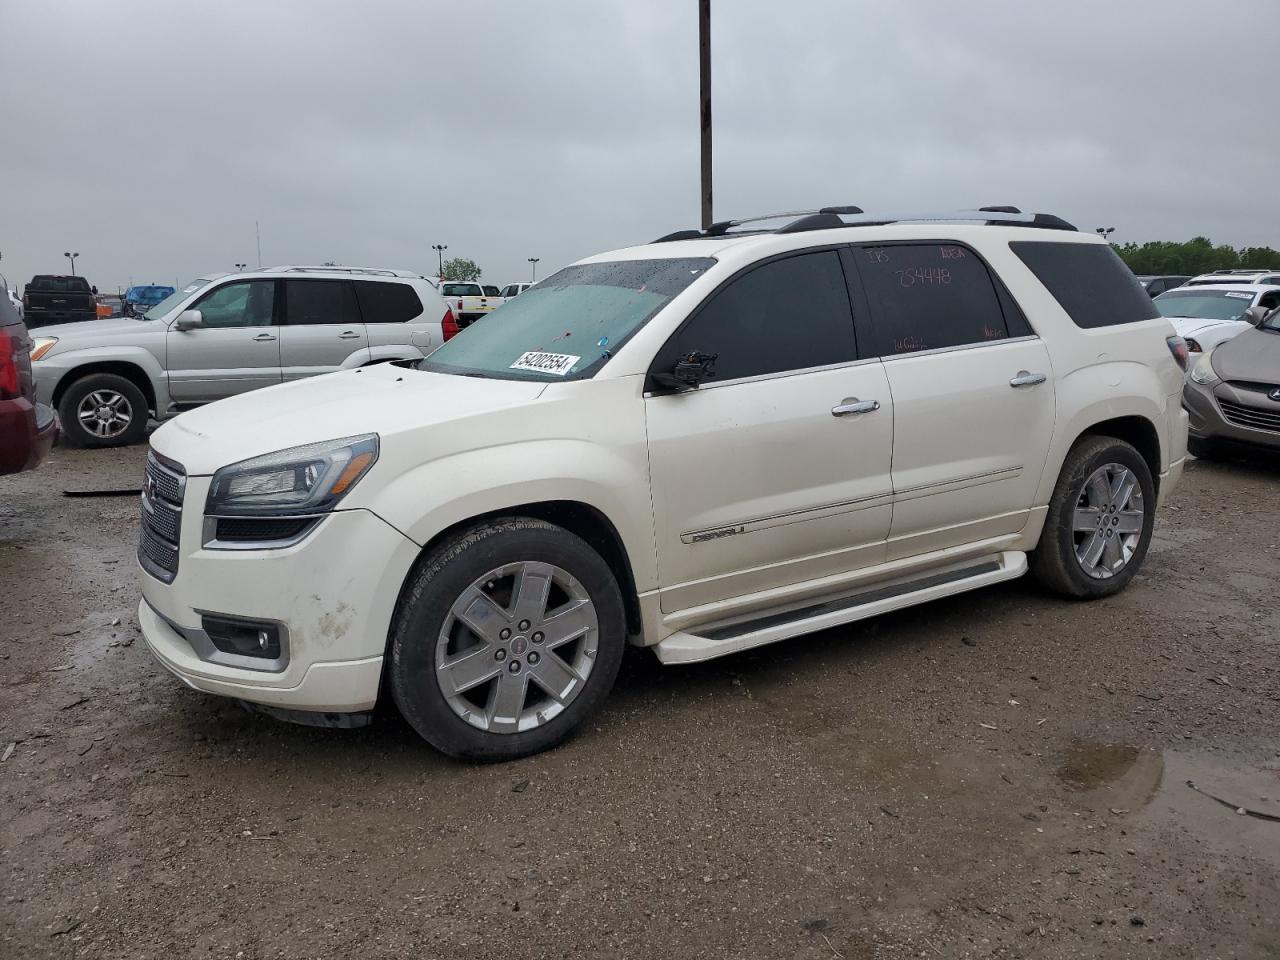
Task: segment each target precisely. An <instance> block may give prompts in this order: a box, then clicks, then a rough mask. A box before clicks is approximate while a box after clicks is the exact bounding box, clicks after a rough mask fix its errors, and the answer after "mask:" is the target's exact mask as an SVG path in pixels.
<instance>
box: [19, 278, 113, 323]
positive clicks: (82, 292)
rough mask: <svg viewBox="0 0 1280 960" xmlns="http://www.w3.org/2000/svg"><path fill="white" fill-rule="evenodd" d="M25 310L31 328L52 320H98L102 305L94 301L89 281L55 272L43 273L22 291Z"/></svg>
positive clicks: (66, 321) (62, 321) (58, 321)
mask: <svg viewBox="0 0 1280 960" xmlns="http://www.w3.org/2000/svg"><path fill="white" fill-rule="evenodd" d="M22 310H23V314H24V319H25V320H26V323H27V329H29V330H34V329H36V328H37V327H44V326H48V325H49V324H51V323H72V322H74V321H77V320H96V319H97V317H98V305H97V303H95V302H94V299H93V291H92V289H91V288H90V287H89V281H88V280H86V279H85V278H84V277H60V276H55V275H53V274H39V275H37V276H35V277H32V278H31V282H30V283H28V284H27V286H26V289H25V290H23V291H22Z"/></svg>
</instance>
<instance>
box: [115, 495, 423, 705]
mask: <svg viewBox="0 0 1280 960" xmlns="http://www.w3.org/2000/svg"><path fill="white" fill-rule="evenodd" d="M208 484H209V478H208V477H190V478H188V482H187V490H186V497H185V501H186V509H185V510H184V512H183V517H182V521H181V546H180V549H179V562H178V569H177V573H176V575H175V576H174V579H173V582H172V583H168V584H166V583H162V582H161V581H160V580H158V579H156V577H154V576H152V575H151V574H149V573H147V572H146V571H145V570H140V577H141V582H142V600H141V602H140V603H139V605H138V622H139V624H140V625H141V627H142V635H143V638H144V639H145V640H146V643H147V646H148V647H149V648H150V650H151V652H152V654H154V655H155V657H156V659H157V660H159V661H160V663H161V665H163V666H164V667H165V668H166V669H168V670H169V671H170V672H172V673H173V674H175V675H176V676H178V677H179V678H180V679H181V680H182V681H183V682H184V683H186V684H187V685H188V686H190V687H192V688H194V689H196V690H203V691H204V692H206V693H213V694H217V695H220V696H226V697H233V698H235V699H237V700H245V701H249V702H250V703H257V704H263V705H265V706H270V707H277V708H283V709H288V710H299V711H307V712H325V713H347V712H360V711H365V710H369V709H371V708H372V707H373V705H374V703H375V702H376V701H377V698H378V686H379V682H380V678H381V675H382V660H383V655H384V653H385V651H386V644H387V635H388V631H389V630H390V627H391V618H392V615H393V614H394V611H395V605H396V600H397V598H398V597H399V593H400V587H401V585H402V584H403V583H404V579H405V577H406V576H407V575H408V573H409V569H410V568H411V567H412V565H413V562H414V560H416V559H417V556H418V546H417V544H415V543H414V542H413V541H411V540H409V539H408V538H407V537H405V536H404V535H403V534H401V533H400V532H399V531H398V530H396V529H395V528H394V527H392V526H391V525H390V524H388V523H386V521H384V520H382V519H381V518H380V517H378V516H376V515H375V514H373V513H370V512H369V511H367V510H349V511H339V512H336V513H334V514H332V515H331V516H329V517H326V518H325V519H324V520H323V521H322V522H321V523H320V524H319V526H317V527H316V528H315V530H313V531H312V532H311V533H310V534H309V535H308V536H307V537H306V538H304V539H303V540H302V541H301V542H300V543H297V544H295V545H294V546H292V547H287V548H284V549H279V550H208V549H205V548H203V547H201V546H200V543H201V539H200V537H201V530H200V527H201V523H202V519H203V518H202V510H201V509H200V507H201V506H202V505H203V503H204V498H205V494H206V493H207V491H208ZM205 615H222V616H225V617H234V618H243V619H249V620H259V621H270V622H273V623H277V624H279V625H280V626H281V627H282V628H283V634H284V636H285V637H286V638H287V640H286V643H287V648H286V649H285V650H284V652H283V655H282V656H281V657H279V658H277V659H275V660H263V661H262V662H261V663H260V664H256V663H253V660H252V658H247V657H229V656H226V655H225V654H223V655H220V654H218V653H217V652H214V651H212V650H211V649H210V647H209V644H208V643H207V642H202V639H203V638H204V637H205V634H204V631H203V618H204V616H205Z"/></svg>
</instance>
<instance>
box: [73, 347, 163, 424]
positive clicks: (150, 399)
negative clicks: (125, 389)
mask: <svg viewBox="0 0 1280 960" xmlns="http://www.w3.org/2000/svg"><path fill="white" fill-rule="evenodd" d="M97 373H110V374H115V375H116V376H118V377H123V378H124V379H126V380H128V381H129V382H130V383H132V384H133V385H134V386H135V387H137V388H138V389H139V390H141V391H142V395H143V396H144V397H145V398H146V400H147V406H148V408H149V409H150V411H151V412H152V413H158V410H157V409H156V391H155V384H153V383H152V382H151V378H150V377H149V376H147V372H146V371H145V370H144V369H142V367H140V366H139V365H138V364H136V363H132V362H130V361H128V360H92V361H89V362H87V363H84V364H81V365H80V366H78V367H75V368H74V369H72V370H69V371H67V373H65V374H64V375H63V376H62V378H61V379H60V380H59V381H58V384H57V386H55V387H54V388H53V406H54V407H55V409H56V408H57V406H58V405H59V404H60V403H61V402H62V398H63V397H64V396H65V395H66V392H67V391H68V390H70V389H71V387H72V386H73V385H74V384H75V383H76V382H77V381H79V380H83V379H84V378H85V377H88V376H92V375H94V374H97Z"/></svg>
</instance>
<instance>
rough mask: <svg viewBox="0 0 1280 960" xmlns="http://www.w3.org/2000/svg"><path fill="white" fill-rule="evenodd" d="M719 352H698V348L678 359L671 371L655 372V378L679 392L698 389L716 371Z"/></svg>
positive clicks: (655, 380)
mask: <svg viewBox="0 0 1280 960" xmlns="http://www.w3.org/2000/svg"><path fill="white" fill-rule="evenodd" d="M719 356H720V355H719V354H718V353H698V352H697V351H696V350H695V351H694V352H693V353H690V354H689V355H688V356H685V357H682V358H681V359H679V360H677V361H676V365H675V366H674V367H673V368H672V369H671V372H670V373H655V374H653V380H654V382H655V383H657V384H660V385H661V386H664V387H669V388H671V389H672V390H675V391H677V392H679V393H683V392H685V391H686V390H696V389H698V387H700V386H701V385H702V383H703V382H704V381H706V380H709V379H711V378H712V377H713V376H715V373H716V359H717V358H718V357H719Z"/></svg>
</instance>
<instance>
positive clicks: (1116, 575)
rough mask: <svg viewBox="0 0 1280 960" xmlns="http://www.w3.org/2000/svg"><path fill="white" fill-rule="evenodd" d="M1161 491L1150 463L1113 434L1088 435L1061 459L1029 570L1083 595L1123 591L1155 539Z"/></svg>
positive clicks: (1054, 586)
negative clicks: (1042, 529)
mask: <svg viewBox="0 0 1280 960" xmlns="http://www.w3.org/2000/svg"><path fill="white" fill-rule="evenodd" d="M1155 507H1156V495H1155V484H1154V483H1153V482H1152V479H1151V469H1150V468H1149V467H1148V466H1147V462H1146V461H1145V460H1144V459H1142V455H1141V454H1140V453H1138V451H1137V450H1135V449H1134V448H1133V447H1132V446H1131V445H1129V444H1127V443H1125V442H1124V441H1123V440H1118V439H1116V438H1115V437H1103V436H1096V437H1085V438H1084V439H1082V440H1080V441H1078V442H1077V443H1076V445H1075V446H1074V447H1072V448H1071V452H1070V453H1068V454H1067V459H1066V461H1065V462H1064V463H1063V465H1062V472H1061V473H1060V474H1059V475H1058V484H1057V486H1056V487H1055V488H1054V491H1053V499H1052V500H1050V501H1049V512H1048V515H1047V516H1046V517H1045V523H1044V531H1043V532H1042V533H1041V534H1040V543H1039V545H1038V546H1037V547H1036V549H1035V550H1034V551H1032V553H1031V557H1030V564H1031V572H1032V574H1033V575H1034V576H1035V577H1036V579H1037V580H1039V581H1040V583H1041V584H1043V585H1044V586H1046V587H1048V588H1049V589H1050V590H1052V591H1054V592H1055V593H1059V594H1062V595H1063V596H1066V597H1072V598H1075V599H1080V600H1094V599H1097V598H1099V597H1107V596H1110V595H1111V594H1113V593H1118V592H1119V591H1121V590H1123V589H1124V588H1125V587H1126V586H1127V585H1128V583H1129V581H1130V580H1132V579H1133V578H1134V576H1135V575H1136V574H1137V572H1138V569H1139V568H1140V567H1141V566H1142V561H1143V559H1144V558H1145V557H1146V555H1147V548H1148V547H1149V546H1150V544H1151V530H1152V528H1153V527H1154V525H1155Z"/></svg>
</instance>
